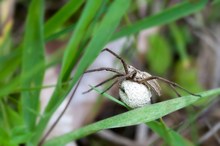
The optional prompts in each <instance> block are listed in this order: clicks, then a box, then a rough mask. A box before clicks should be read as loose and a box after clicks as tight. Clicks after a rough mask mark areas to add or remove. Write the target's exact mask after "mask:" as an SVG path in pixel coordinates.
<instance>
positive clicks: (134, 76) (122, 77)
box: [83, 48, 199, 108]
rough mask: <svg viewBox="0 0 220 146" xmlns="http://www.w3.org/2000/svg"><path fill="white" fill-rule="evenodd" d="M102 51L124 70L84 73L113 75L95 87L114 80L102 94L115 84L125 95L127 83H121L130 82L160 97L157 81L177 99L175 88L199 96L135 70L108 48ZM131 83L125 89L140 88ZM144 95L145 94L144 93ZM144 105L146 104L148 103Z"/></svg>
mask: <svg viewBox="0 0 220 146" xmlns="http://www.w3.org/2000/svg"><path fill="white" fill-rule="evenodd" d="M104 51H107V52H109V53H111V54H112V55H114V56H115V57H116V58H118V59H119V60H120V61H121V63H122V65H123V68H124V72H120V71H119V70H116V69H114V68H107V67H101V68H98V69H91V70H87V71H85V73H91V72H96V71H109V72H113V73H115V75H114V76H112V77H111V78H108V79H106V80H104V81H103V82H101V83H99V84H97V85H96V86H95V87H99V86H101V85H103V84H105V83H107V82H109V81H111V80H114V79H116V80H115V81H114V82H113V83H112V84H111V85H110V86H109V87H108V88H107V89H105V90H104V91H103V93H104V92H106V91H108V90H109V89H110V88H111V87H112V86H114V85H115V84H119V91H120V92H121V93H125V92H126V91H125V88H126V87H124V86H127V87H128V85H127V83H126V84H125V85H123V82H124V81H131V82H133V83H136V84H137V83H138V84H141V85H142V86H143V85H144V86H145V88H146V89H147V90H149V91H150V90H153V91H154V92H155V93H156V95H158V96H161V92H160V90H161V88H160V85H159V84H158V81H162V82H164V83H166V84H168V85H169V86H170V87H171V89H172V90H173V91H174V92H175V93H176V94H177V96H179V97H180V94H179V93H178V92H177V90H176V88H179V89H182V90H183V91H185V92H187V93H189V94H191V95H194V96H199V95H196V94H194V93H192V92H190V91H188V90H187V89H185V88H183V87H181V86H180V85H178V84H177V83H174V82H171V81H169V80H167V79H164V78H162V77H158V76H152V75H150V74H149V73H147V72H143V71H140V70H138V69H136V68H135V67H133V66H131V65H128V64H126V63H125V61H124V60H123V59H122V58H121V57H120V56H118V55H117V54H115V53H114V52H113V51H111V50H109V49H108V48H106V49H104V50H102V52H104ZM133 83H130V85H129V87H128V88H127V89H129V88H130V86H134V87H135V88H136V89H138V88H141V86H137V85H132V84H133ZM122 85H123V86H122ZM92 89H93V88H90V89H89V90H87V91H85V92H83V93H88V92H90V91H91V90H92ZM145 91H146V90H145ZM128 92H132V91H127V92H126V94H129V93H128ZM121 93H120V96H122V95H121ZM144 93H146V92H144ZM136 95H137V94H136ZM149 96H150V97H148V98H150V99H151V93H150V95H149ZM146 103H148V101H147V102H146ZM146 103H145V104H146ZM140 106H143V105H140ZM140 106H138V107H140ZM134 108H135V107H134Z"/></svg>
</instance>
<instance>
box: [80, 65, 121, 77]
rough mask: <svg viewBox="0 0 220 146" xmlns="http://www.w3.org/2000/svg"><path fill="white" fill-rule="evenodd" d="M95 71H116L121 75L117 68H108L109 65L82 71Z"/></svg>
mask: <svg viewBox="0 0 220 146" xmlns="http://www.w3.org/2000/svg"><path fill="white" fill-rule="evenodd" d="M96 71H109V72H113V73H117V74H119V75H123V74H122V73H120V72H119V71H118V70H116V69H114V68H109V67H101V68H97V69H90V70H87V71H85V72H84V73H91V72H96Z"/></svg>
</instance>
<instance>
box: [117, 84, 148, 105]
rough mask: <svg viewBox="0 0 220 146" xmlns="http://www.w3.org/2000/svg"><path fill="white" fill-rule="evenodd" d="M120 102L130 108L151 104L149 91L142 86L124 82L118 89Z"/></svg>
mask: <svg viewBox="0 0 220 146" xmlns="http://www.w3.org/2000/svg"><path fill="white" fill-rule="evenodd" d="M119 95H120V98H121V100H122V101H123V102H124V103H125V104H126V105H128V106H129V107H131V108H138V107H142V106H144V105H146V104H150V103H151V97H152V94H151V91H150V90H149V89H148V88H147V87H146V86H145V85H143V84H139V83H137V82H133V81H129V80H125V81H123V82H122V83H121V85H120V89H119Z"/></svg>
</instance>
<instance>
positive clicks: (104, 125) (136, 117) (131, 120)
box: [44, 88, 220, 146]
mask: <svg viewBox="0 0 220 146" xmlns="http://www.w3.org/2000/svg"><path fill="white" fill-rule="evenodd" d="M219 94H220V88H218V89H213V90H210V91H206V92H202V93H200V94H199V95H201V97H197V96H192V95H189V96H183V97H181V98H175V99H170V100H167V101H164V102H160V103H156V104H153V105H150V106H145V107H142V108H138V109H134V110H131V111H128V112H126V113H123V114H119V115H116V116H113V117H110V118H107V119H104V120H101V121H98V122H96V123H93V124H90V125H88V126H85V127H82V128H80V129H78V130H76V131H73V132H69V133H67V134H65V135H62V136H59V137H56V138H53V139H52V140H49V141H47V142H46V143H45V144H44V146H56V145H64V144H66V143H68V142H71V141H73V140H77V139H79V138H82V137H85V136H87V135H89V134H92V133H95V132H98V131H100V130H103V129H109V128H118V127H126V126H131V125H137V124H141V123H146V122H150V121H153V120H156V119H159V118H161V117H163V116H165V115H167V114H170V113H172V112H174V111H176V110H179V109H181V108H184V107H186V106H188V105H190V104H193V103H195V102H196V101H198V100H199V99H200V98H209V96H215V95H219Z"/></svg>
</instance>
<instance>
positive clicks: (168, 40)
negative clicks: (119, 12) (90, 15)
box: [0, 0, 220, 146]
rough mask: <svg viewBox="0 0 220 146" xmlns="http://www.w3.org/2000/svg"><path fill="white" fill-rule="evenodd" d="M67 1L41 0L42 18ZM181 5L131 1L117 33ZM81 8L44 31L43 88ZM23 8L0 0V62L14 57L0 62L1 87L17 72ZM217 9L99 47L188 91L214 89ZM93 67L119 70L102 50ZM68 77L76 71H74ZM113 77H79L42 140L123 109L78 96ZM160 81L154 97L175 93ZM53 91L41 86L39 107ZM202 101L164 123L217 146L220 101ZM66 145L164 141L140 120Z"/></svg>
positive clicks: (219, 41)
mask: <svg viewBox="0 0 220 146" xmlns="http://www.w3.org/2000/svg"><path fill="white" fill-rule="evenodd" d="M198 1H199V0H198ZM67 2H68V1H66V0H60V1H56V2H54V1H53V0H46V1H45V7H44V12H45V14H44V21H47V20H48V19H49V18H50V17H51V16H53V15H54V14H55V13H56V12H57V11H58V10H60V9H61V7H62V6H64V5H65V4H66V3H67ZM180 2H181V1H178V0H165V1H162V0H155V1H152V0H137V1H132V5H131V6H130V7H129V12H128V13H127V15H126V16H124V20H123V21H122V22H121V24H120V25H119V27H118V30H120V26H123V25H124V24H126V25H132V24H133V23H135V22H137V21H139V20H141V19H143V18H147V17H149V16H151V15H154V14H157V13H159V12H161V11H163V10H165V9H167V8H169V7H172V6H173V5H176V4H177V3H180ZM190 2H191V3H195V4H196V3H197V0H191V1H190ZM109 3H111V1H110V0H109V1H108V2H106V3H105V5H104V6H103V7H102V13H101V14H100V15H101V16H102V15H104V13H105V11H106V10H105V9H106V7H107V6H108V4H109ZM84 5H85V4H84V3H83V4H82V5H80V7H79V9H77V10H76V12H75V13H74V15H72V16H71V17H69V19H68V20H67V21H66V22H65V23H64V24H63V25H62V27H59V28H57V30H56V33H54V35H52V37H51V35H48V36H49V37H46V39H45V43H46V47H45V55H46V61H50V60H55V61H54V62H53V64H52V65H51V66H50V67H48V68H47V70H46V72H45V75H44V80H43V83H44V86H51V85H55V84H56V82H57V79H58V75H59V74H60V67H61V59H62V57H63V52H64V51H65V46H66V43H67V42H68V40H69V38H70V35H71V34H72V32H73V33H74V31H73V29H74V24H75V22H76V21H77V20H78V19H79V17H80V15H81V12H82V10H83V7H84ZM28 7H29V1H28V0H1V1H0V49H1V50H0V54H1V59H0V61H4V57H5V56H7V55H8V54H10V57H11V58H13V59H9V61H7V65H5V66H0V71H1V73H0V79H1V81H0V84H1V86H0V87H2V86H4V85H5V84H6V83H8V82H10V79H11V78H12V77H13V76H16V75H17V74H18V73H19V67H20V63H19V62H20V61H19V60H20V58H19V57H14V56H16V53H17V52H18V51H17V50H19V46H20V45H22V43H21V42H22V39H23V36H24V28H25V19H26V17H27V13H28ZM219 10H220V3H219V2H218V1H211V2H209V3H207V5H206V6H205V7H204V8H203V9H202V10H201V11H198V12H196V13H193V14H191V15H188V16H186V17H183V18H181V19H178V20H177V21H173V22H171V23H168V24H165V25H160V26H155V27H153V28H150V29H145V30H141V31H140V32H139V33H137V34H135V35H132V36H126V37H122V38H119V39H117V40H114V41H112V42H109V43H108V44H107V45H106V46H105V47H107V48H109V49H111V50H112V51H114V52H115V53H116V54H119V55H120V56H121V57H122V58H123V59H124V60H126V62H127V63H128V64H131V65H133V66H134V67H136V68H137V69H139V70H142V71H145V72H148V73H150V74H152V75H156V76H161V77H163V78H166V79H169V80H171V81H173V82H176V83H178V84H180V85H181V86H182V87H184V88H186V89H188V90H189V91H191V92H193V93H197V92H201V91H205V90H208V89H213V88H218V87H219V86H220V25H219V22H220V14H219ZM57 36H58V37H57ZM13 55H14V56H13ZM79 58H80V55H79ZM99 67H112V68H116V69H119V70H122V65H121V63H120V61H119V60H117V59H116V58H115V57H114V56H112V55H111V54H109V53H107V52H103V53H101V54H100V55H99V56H98V57H97V58H96V60H95V62H93V63H92V65H91V66H90V67H89V69H95V68H99ZM72 74H74V69H73V72H72ZM111 75H112V74H111V73H108V72H105V71H103V72H94V73H89V74H86V75H84V77H83V79H82V81H81V83H80V85H79V88H78V89H77V92H76V94H75V96H74V99H73V100H72V102H71V103H70V105H69V107H68V109H67V111H66V112H65V114H64V115H63V117H62V118H61V120H60V121H59V123H58V125H57V126H56V127H55V129H54V130H53V131H52V132H51V134H50V135H49V137H48V138H51V137H54V136H57V135H61V134H64V133H66V132H69V131H72V130H74V129H77V128H79V127H82V126H84V125H87V124H89V123H92V122H95V121H98V120H101V119H105V118H107V117H110V116H113V115H116V114H119V113H123V112H126V111H127V109H125V108H124V107H121V106H119V105H117V104H116V103H114V102H112V101H109V100H107V99H105V98H103V97H102V96H101V95H99V94H97V93H96V92H95V91H91V92H89V93H87V94H82V92H83V91H86V90H88V89H89V88H90V85H96V84H98V83H100V82H102V81H103V80H105V79H106V78H109V77H110V76H111ZM160 85H161V87H162V96H161V97H157V96H154V97H153V101H154V102H161V101H165V100H168V99H171V98H177V96H176V95H175V93H173V92H172V89H170V87H169V86H167V85H166V84H164V83H161V84H160ZM107 86H108V84H107V85H103V86H101V87H100V89H102V90H104V89H105V88H106V87H107ZM53 91H54V87H50V88H42V91H41V95H40V97H41V111H43V110H44V108H45V106H46V105H47V103H48V101H49V98H50V96H51V95H52V93H53ZM179 92H180V93H181V95H186V93H184V92H181V91H179ZM108 93H109V94H110V95H112V96H114V97H117V98H119V95H118V86H117V85H116V86H114V87H113V88H112V89H111V90H110V91H108ZM11 96H19V93H14V94H11ZM5 98H7V97H5ZM8 98H9V97H8ZM67 99H68V98H66V100H64V102H63V103H62V105H61V106H60V107H59V108H58V110H57V111H56V113H55V114H54V116H53V117H52V119H51V120H50V123H49V125H51V124H52V123H54V122H55V120H56V118H57V117H58V116H59V114H60V113H61V112H62V110H63V108H64V107H65V105H66V104H67ZM204 102H205V103H206V104H204V103H201V104H200V103H198V104H196V105H194V106H193V107H192V106H191V107H187V108H185V109H182V110H179V111H176V112H174V113H172V114H170V115H168V116H165V117H164V118H163V120H164V122H165V123H166V124H167V125H168V127H170V128H172V129H174V130H175V131H178V132H179V133H181V135H184V137H187V138H188V139H189V140H190V141H192V142H193V143H195V144H197V145H201V146H207V145H209V146H217V145H220V131H219V129H220V120H219V119H220V106H219V105H220V100H219V98H211V99H210V100H207V101H204ZM7 103H8V104H10V105H16V101H13V100H11V99H7ZM69 145H76V146H101V145H106V146H146V145H154V146H159V145H166V144H164V141H163V140H162V139H161V138H160V137H159V136H158V135H157V134H155V133H153V132H152V131H151V130H150V129H149V128H148V127H147V126H146V125H143V124H141V125H138V126H130V127H126V128H116V129H111V130H103V131H101V132H98V133H96V134H92V135H90V136H87V137H84V138H82V139H79V140H77V141H76V142H73V143H71V144H69Z"/></svg>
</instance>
